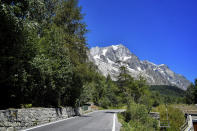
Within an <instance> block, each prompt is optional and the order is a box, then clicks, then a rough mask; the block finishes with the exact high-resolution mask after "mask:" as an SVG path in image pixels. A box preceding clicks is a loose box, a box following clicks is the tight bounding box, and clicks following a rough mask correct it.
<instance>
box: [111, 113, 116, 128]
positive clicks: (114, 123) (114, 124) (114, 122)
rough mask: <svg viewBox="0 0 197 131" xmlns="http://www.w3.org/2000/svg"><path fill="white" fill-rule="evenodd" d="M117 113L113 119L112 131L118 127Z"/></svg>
mask: <svg viewBox="0 0 197 131" xmlns="http://www.w3.org/2000/svg"><path fill="white" fill-rule="evenodd" d="M115 120H116V113H114V117H113V126H112V131H115V127H116V121H115Z"/></svg>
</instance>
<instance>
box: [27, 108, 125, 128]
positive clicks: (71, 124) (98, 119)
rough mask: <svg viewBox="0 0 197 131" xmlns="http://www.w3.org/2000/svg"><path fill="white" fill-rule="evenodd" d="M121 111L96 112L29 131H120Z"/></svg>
mask: <svg viewBox="0 0 197 131" xmlns="http://www.w3.org/2000/svg"><path fill="white" fill-rule="evenodd" d="M120 111H122V110H103V111H96V112H93V113H89V114H86V115H82V116H80V117H75V118H71V119H68V120H64V121H61V122H57V123H53V124H50V125H46V126H41V127H38V128H34V129H30V130H28V131H119V130H120V123H118V120H117V115H116V113H117V112H120Z"/></svg>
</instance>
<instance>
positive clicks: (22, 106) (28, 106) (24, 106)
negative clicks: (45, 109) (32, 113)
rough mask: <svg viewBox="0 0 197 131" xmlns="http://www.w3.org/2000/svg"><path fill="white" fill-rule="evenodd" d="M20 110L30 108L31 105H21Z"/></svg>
mask: <svg viewBox="0 0 197 131" xmlns="http://www.w3.org/2000/svg"><path fill="white" fill-rule="evenodd" d="M21 108H32V104H21Z"/></svg>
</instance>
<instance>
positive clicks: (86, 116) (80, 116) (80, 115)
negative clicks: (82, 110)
mask: <svg viewBox="0 0 197 131" xmlns="http://www.w3.org/2000/svg"><path fill="white" fill-rule="evenodd" d="M79 117H92V116H87V115H80V116H79Z"/></svg>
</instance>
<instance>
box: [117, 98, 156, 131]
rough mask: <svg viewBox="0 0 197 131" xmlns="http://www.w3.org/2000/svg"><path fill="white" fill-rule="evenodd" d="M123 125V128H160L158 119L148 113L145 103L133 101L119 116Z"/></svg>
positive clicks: (142, 130)
mask: <svg viewBox="0 0 197 131" xmlns="http://www.w3.org/2000/svg"><path fill="white" fill-rule="evenodd" d="M119 118H120V119H122V120H121V122H122V125H123V129H122V130H125V131H127V130H134V131H138V130H139V131H147V130H148V131H152V130H157V129H158V126H157V125H158V124H157V121H156V120H155V119H153V118H151V117H150V116H149V114H148V109H147V107H146V106H145V105H143V104H136V103H134V102H133V103H131V104H130V105H129V106H128V108H127V110H126V112H124V113H122V117H121V116H119Z"/></svg>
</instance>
